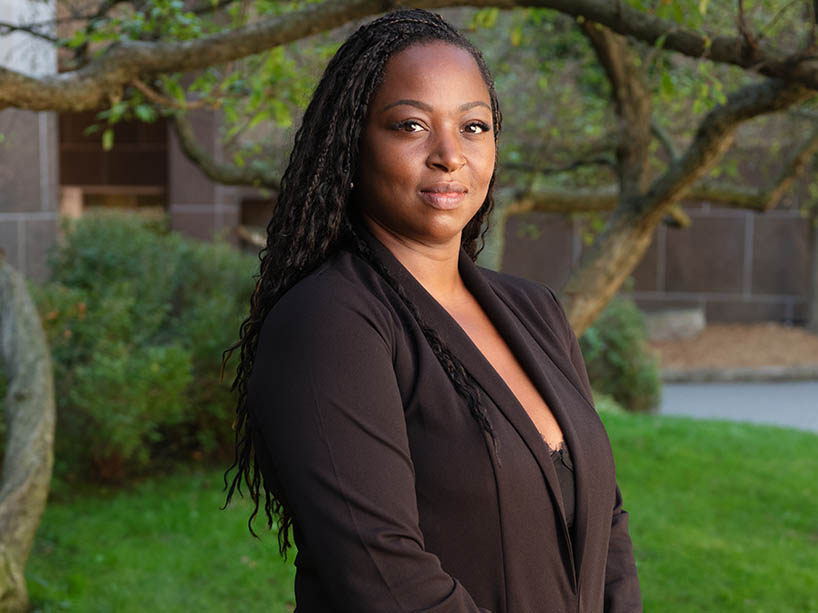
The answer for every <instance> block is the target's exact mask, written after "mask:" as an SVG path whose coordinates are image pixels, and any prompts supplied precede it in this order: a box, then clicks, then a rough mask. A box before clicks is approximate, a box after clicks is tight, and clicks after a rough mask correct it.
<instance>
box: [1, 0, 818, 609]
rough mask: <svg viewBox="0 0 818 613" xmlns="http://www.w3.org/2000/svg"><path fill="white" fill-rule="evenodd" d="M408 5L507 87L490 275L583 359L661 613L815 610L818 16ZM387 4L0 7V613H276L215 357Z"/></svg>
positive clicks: (786, 10) (244, 0)
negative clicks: (301, 138) (525, 298)
mask: <svg viewBox="0 0 818 613" xmlns="http://www.w3.org/2000/svg"><path fill="white" fill-rule="evenodd" d="M410 4H411V5H412V6H421V7H432V6H433V7H435V10H439V11H440V12H441V13H442V14H443V15H444V16H445V17H446V18H447V19H448V20H449V21H451V22H452V23H453V24H455V25H456V26H457V27H459V28H460V29H461V30H462V31H464V32H466V33H467V35H468V36H469V38H470V39H472V40H473V41H474V42H475V44H476V45H477V46H478V47H479V48H480V49H481V50H482V51H483V53H484V55H485V57H486V60H487V62H488V65H489V67H490V68H491V70H492V72H493V76H494V78H495V80H496V87H497V92H498V95H499V99H500V103H501V107H502V111H503V116H504V121H503V131H502V134H501V141H500V143H501V144H500V159H499V164H498V176H497V183H496V205H495V211H494V214H493V216H492V219H491V224H490V228H489V231H488V233H487V240H486V245H485V248H484V250H483V252H482V253H481V255H480V259H479V263H480V264H481V265H483V266H486V267H489V268H493V269H496V270H502V271H504V272H507V273H511V274H515V275H519V276H523V277H527V278H530V279H534V280H537V281H540V282H543V283H545V284H547V285H549V286H550V287H552V288H554V289H555V290H556V291H557V292H558V293H559V295H560V298H561V300H562V302H563V305H564V307H565V309H566V312H567V314H568V317H569V320H570V321H571V324H572V326H573V327H574V329H575V331H576V332H577V335H578V336H580V343H581V347H582V350H583V354H584V357H585V359H586V363H587V366H588V371H589V376H590V379H591V383H592V386H593V387H594V390H595V397H596V400H597V408H598V410H599V411H600V414H601V416H602V418H603V421H604V422H605V424H606V427H607V428H608V430H609V434H610V437H611V440H612V444H613V447H614V452H615V456H616V461H617V469H618V479H619V483H620V486H621V488H622V491H623V495H624V498H625V502H626V507H627V508H628V509H629V511H630V512H631V536H632V539H633V541H634V547H635V552H636V558H637V564H638V568H639V573H640V579H641V582H642V588H643V594H644V599H645V608H646V610H647V611H663V612H664V611H719V612H720V611H770V612H786V611H792V612H799V613H802V612H816V611H818V513H817V512H816V509H818V485H816V484H818V172H816V171H818V121H816V120H818V93H817V92H818V60H816V53H818V42H817V40H818V27H816V13H818V2H815V1H814V0H797V1H785V0H756V1H749V0H747V1H741V0H739V1H738V2H726V1H718V2H708V0H679V1H671V0H623V1H622V2H617V3H600V2H596V1H592V0H577V1H576V2H574V3H564V2H549V1H548V0H538V1H537V2H533V1H531V2H527V1H525V0H521V1H519V2H511V3H509V2H506V3H503V10H500V9H499V8H498V7H495V6H492V5H491V4H490V3H489V2H475V3H474V4H475V5H477V6H474V7H468V8H451V7H446V6H445V5H446V3H445V2H436V3H431V2H426V3H410ZM569 4H570V6H569ZM378 8H379V7H378V6H377V5H376V4H375V3H372V5H371V6H370V5H369V4H367V3H365V2H352V1H351V0H335V1H334V2H332V3H331V4H329V3H327V4H322V3H320V2H312V1H307V2H302V1H296V2H278V1H274V0H128V1H125V0H46V1H42V0H0V250H2V255H0V305H1V306H0V324H2V325H0V347H1V348H2V369H0V397H3V398H4V400H1V401H0V402H2V403H3V408H4V414H5V416H6V419H5V421H3V422H0V451H2V452H3V453H4V455H3V460H2V462H3V464H2V469H3V477H2V479H3V481H2V484H1V485H0V526H2V530H0V562H2V563H0V610H8V611H23V610H34V611H61V610H78V611H143V610H145V609H146V608H151V607H152V608H154V609H156V610H160V611H183V610H187V609H190V608H196V609H198V610H202V611H234V610H235V611H289V610H292V609H293V608H294V602H293V598H292V579H293V576H294V570H293V568H292V558H290V560H287V561H285V560H282V559H280V558H279V556H278V553H277V552H278V547H277V543H276V539H275V533H274V532H268V531H267V530H266V529H265V527H264V526H263V523H264V522H262V521H258V522H256V524H255V529H256V530H257V531H258V532H259V534H260V536H261V538H260V539H254V538H253V537H252V536H251V535H250V533H249V531H248V530H247V518H248V516H249V514H250V511H251V509H252V506H251V503H250V501H249V500H247V499H244V500H243V501H242V500H239V501H234V503H233V504H231V506H230V507H228V508H227V509H224V510H220V507H221V505H222V504H223V501H224V493H223V491H222V487H223V477H222V475H223V473H224V470H225V469H226V468H227V466H228V465H229V464H230V462H231V461H232V447H233V432H232V429H231V425H232V422H233V415H234V410H235V396H234V395H233V394H232V393H231V391H230V384H231V382H232V381H233V378H234V376H235V365H236V363H237V359H236V356H234V357H233V359H232V360H231V361H230V362H228V363H227V366H226V367H225V369H224V373H223V377H220V370H221V366H222V356H223V354H222V352H223V351H224V350H225V349H227V348H228V347H230V346H231V345H232V344H233V343H234V342H235V341H236V340H238V332H239V326H240V325H241V322H242V321H243V319H244V318H245V317H246V315H247V312H248V307H249V297H250V294H251V292H252V290H253V288H254V286H255V278H254V275H255V274H256V273H257V272H258V270H257V269H258V259H257V254H258V251H259V249H260V248H261V247H262V246H263V245H264V241H265V227H266V224H267V220H268V219H269V217H270V214H271V212H272V210H273V207H274V206H275V200H276V193H277V188H278V181H279V178H280V176H281V174H282V172H283V170H284V168H285V166H286V163H287V159H288V155H289V150H290V147H291V143H292V139H293V136H294V132H295V129H297V127H298V125H299V121H300V115H301V113H302V111H303V108H304V106H305V105H306V103H307V101H308V100H309V96H310V94H311V91H312V88H313V87H314V85H315V84H316V82H317V80H318V78H319V77H320V75H321V73H322V71H323V69H324V67H325V65H326V62H327V61H328V59H329V58H330V57H331V56H332V54H333V53H334V52H335V50H336V49H337V47H338V45H339V44H340V42H341V41H342V40H344V39H345V38H346V37H347V36H348V35H349V34H350V33H351V32H352V31H353V30H354V29H355V28H356V27H357V26H358V25H359V24H360V23H362V22H363V21H365V20H368V19H371V18H372V17H373V16H375V15H376V11H377V10H378ZM55 421H56V430H55V434H52V432H54V430H53V429H54V427H55V426H54V422H55ZM52 458H53V468H52ZM46 495H47V502H46Z"/></svg>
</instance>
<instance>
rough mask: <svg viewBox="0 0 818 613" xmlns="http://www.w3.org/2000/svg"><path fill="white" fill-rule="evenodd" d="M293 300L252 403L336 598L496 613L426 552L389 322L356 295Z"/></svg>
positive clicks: (267, 349) (272, 320) (377, 606)
mask: <svg viewBox="0 0 818 613" xmlns="http://www.w3.org/2000/svg"><path fill="white" fill-rule="evenodd" d="M290 298H291V297H290V296H289V295H287V296H285V297H284V298H283V299H282V300H281V301H280V302H279V303H278V304H277V305H276V308H275V309H274V310H273V312H271V314H270V315H269V316H268V318H267V320H266V321H265V323H264V325H263V327H262V331H261V334H260V338H259V344H258V350H257V355H256V360H255V363H254V367H253V374H252V378H251V381H250V385H249V387H248V402H249V406H250V410H251V412H252V415H253V417H254V420H255V424H256V427H257V428H260V435H261V439H262V440H263V444H264V445H265V447H266V451H267V452H268V453H269V456H270V459H271V461H272V462H273V465H274V469H275V473H276V481H277V482H278V484H279V486H280V488H281V491H282V494H283V495H284V498H285V500H286V501H287V503H288V505H289V507H290V509H291V510H292V512H293V514H294V517H295V518H296V519H295V522H296V525H297V531H298V535H299V547H300V550H301V551H303V552H309V564H310V567H311V568H312V569H314V571H315V572H316V573H317V575H318V577H319V578H320V580H321V582H322V584H323V585H324V586H325V587H326V590H327V595H328V596H329V599H330V600H331V601H332V602H333V603H334V604H337V606H338V610H349V611H355V612H361V613H363V612H369V611H372V612H378V613H388V612H391V611H395V612H398V611H400V612H403V611H429V612H434V613H465V612H469V613H470V612H478V611H485V609H479V608H478V607H477V606H476V605H475V603H474V601H473V600H472V598H471V597H470V596H469V594H468V593H467V592H466V590H465V588H464V587H463V586H462V584H460V583H459V582H458V581H457V579H455V578H453V577H451V576H450V575H448V574H447V573H446V572H445V571H444V570H443V568H442V567H441V564H440V560H439V559H438V558H437V557H436V556H435V555H433V554H431V553H429V552H427V551H425V550H424V541H423V534H421V531H420V528H419V521H418V511H417V501H416V495H415V484H414V477H415V475H414V468H413V464H412V458H411V456H410V452H409V443H408V439H407V431H406V421H405V416H404V410H403V403H402V401H401V396H400V393H399V389H398V385H397V380H396V376H395V371H394V367H393V361H392V349H391V346H392V343H393V339H392V338H391V336H392V335H393V334H394V330H390V328H389V325H390V324H389V323H388V321H387V320H388V317H387V316H386V315H385V314H384V313H378V312H377V309H376V308H374V307H373V306H372V305H367V304H366V303H365V302H364V301H363V299H361V298H359V297H356V296H355V295H354V294H353V293H352V292H339V293H338V294H337V295H334V296H332V297H331V298H328V297H327V296H326V295H318V296H311V295H310V294H309V292H301V294H299V295H298V296H296V297H294V298H292V299H290ZM381 309H382V310H383V307H381ZM486 613H488V612H486Z"/></svg>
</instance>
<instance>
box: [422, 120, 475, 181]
mask: <svg viewBox="0 0 818 613" xmlns="http://www.w3.org/2000/svg"><path fill="white" fill-rule="evenodd" d="M426 163H427V165H428V166H429V167H431V168H437V169H439V170H443V171H445V172H449V173H451V172H454V171H456V170H459V169H460V168H462V167H463V166H465V164H466V158H465V156H464V155H463V147H462V145H461V142H460V138H459V134H457V133H456V132H452V131H449V130H445V131H438V132H437V134H436V135H435V137H434V138H433V139H432V141H431V148H430V150H429V157H428V158H427V162H426Z"/></svg>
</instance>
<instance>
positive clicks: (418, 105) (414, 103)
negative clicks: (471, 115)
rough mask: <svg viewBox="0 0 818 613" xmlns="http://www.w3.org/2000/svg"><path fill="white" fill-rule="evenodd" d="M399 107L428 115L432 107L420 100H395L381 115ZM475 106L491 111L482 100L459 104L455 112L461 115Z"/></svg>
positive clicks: (383, 109)
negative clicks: (413, 108)
mask: <svg viewBox="0 0 818 613" xmlns="http://www.w3.org/2000/svg"><path fill="white" fill-rule="evenodd" d="M401 105H407V106H414V107H416V108H419V109H420V110H422V111H426V112H427V113H430V112H431V111H432V107H431V106H429V105H428V104H426V103H425V102H421V101H420V100H411V99H403V100H397V101H395V102H392V103H391V104H387V105H386V106H385V107H383V108H382V109H381V113H383V112H384V111H388V110H389V109H391V108H392V107H393V106H401ZM476 106H484V107H486V108H487V109H489V110H491V107H490V106H489V105H488V104H486V103H485V102H483V101H482V100H475V101H474V102H466V103H464V104H461V105H460V106H459V107H457V110H458V111H460V112H461V113H462V112H464V111H468V110H470V109H473V108H474V107H476Z"/></svg>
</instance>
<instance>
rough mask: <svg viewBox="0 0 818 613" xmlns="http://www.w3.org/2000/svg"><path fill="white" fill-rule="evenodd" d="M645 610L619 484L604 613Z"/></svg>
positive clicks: (582, 371) (581, 364) (573, 350)
mask: <svg viewBox="0 0 818 613" xmlns="http://www.w3.org/2000/svg"><path fill="white" fill-rule="evenodd" d="M548 291H549V293H550V294H551V298H552V299H553V300H554V302H555V303H556V305H557V311H558V312H559V316H560V320H561V326H562V328H563V332H564V334H565V337H566V339H567V341H568V346H569V354H570V357H571V363H572V364H573V366H574V369H575V370H576V374H577V376H578V378H579V381H580V383H581V385H582V387H583V389H584V391H585V393H586V394H587V396H588V398H589V399H591V398H592V395H591V385H590V383H589V381H588V372H587V370H586V368H585V361H584V360H583V359H582V351H581V350H580V347H579V342H578V341H577V337H576V335H575V334H574V331H573V329H572V328H571V324H570V323H569V322H568V318H567V317H566V315H565V311H564V309H563V308H562V305H561V304H560V302H559V299H558V298H557V296H556V294H554V292H553V291H552V290H551V289H550V288H549V289H548ZM640 611H642V594H641V590H640V588H639V576H638V575H637V572H636V561H635V559H634V556H633V544H632V543H631V537H630V534H629V533H628V512H627V511H625V509H624V508H623V507H622V493H621V492H620V491H619V485H617V486H616V498H615V500H614V505H613V509H612V512H611V537H610V541H609V543H608V559H607V562H606V564H605V613H638V612H640Z"/></svg>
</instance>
